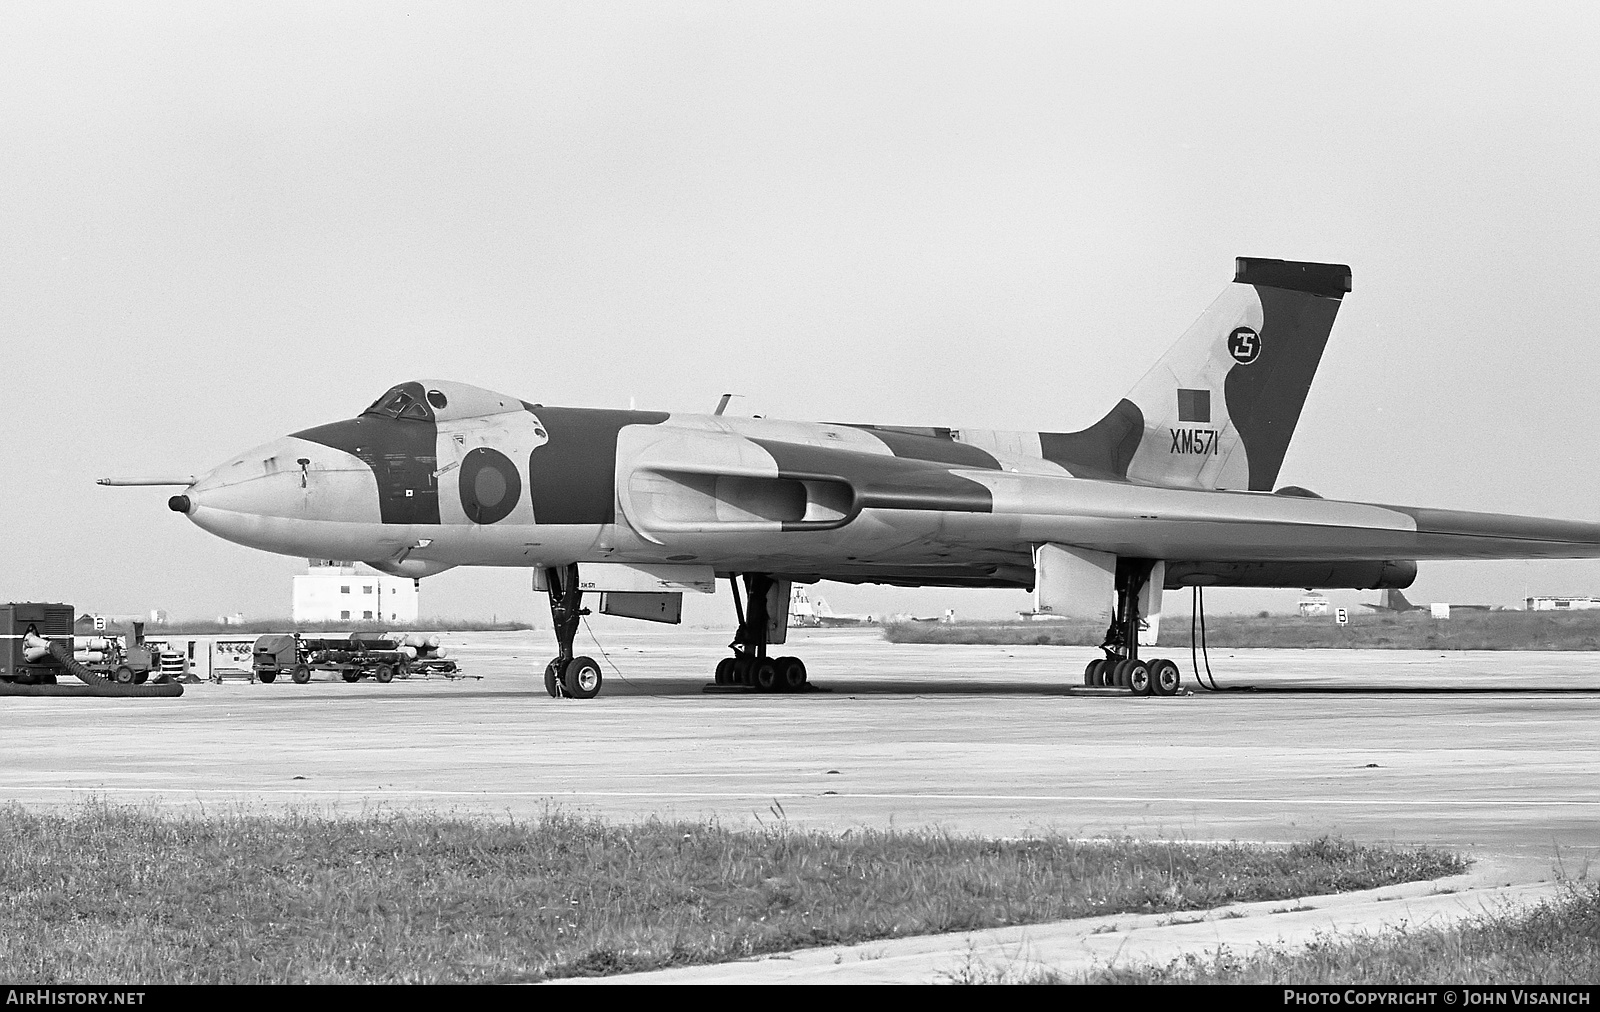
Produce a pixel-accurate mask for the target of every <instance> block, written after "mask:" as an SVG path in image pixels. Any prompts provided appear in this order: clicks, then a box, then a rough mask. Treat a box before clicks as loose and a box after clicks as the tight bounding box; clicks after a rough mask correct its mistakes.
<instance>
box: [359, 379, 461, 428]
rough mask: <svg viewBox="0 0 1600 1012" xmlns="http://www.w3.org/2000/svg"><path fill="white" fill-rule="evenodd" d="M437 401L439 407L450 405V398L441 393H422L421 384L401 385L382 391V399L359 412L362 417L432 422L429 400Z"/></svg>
mask: <svg viewBox="0 0 1600 1012" xmlns="http://www.w3.org/2000/svg"><path fill="white" fill-rule="evenodd" d="M433 399H437V400H438V403H439V406H440V407H441V408H442V407H445V406H446V405H448V404H449V403H450V398H449V397H448V396H447V395H446V394H444V393H443V392H442V391H439V390H434V391H432V396H431V397H430V396H429V395H428V394H425V393H424V392H423V388H422V384H421V383H401V384H399V385H398V386H392V387H390V388H389V389H388V390H386V391H384V394H383V396H382V397H379V398H378V399H377V400H375V401H373V402H372V406H371V407H369V408H368V409H367V410H365V411H363V412H361V413H362V414H363V415H376V416H378V417H379V418H415V419H417V420H418V421H422V422H431V421H433V410H432V408H431V407H430V406H429V404H428V402H429V401H430V400H433Z"/></svg>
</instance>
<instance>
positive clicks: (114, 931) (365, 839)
mask: <svg viewBox="0 0 1600 1012" xmlns="http://www.w3.org/2000/svg"><path fill="white" fill-rule="evenodd" d="M1464 867H1465V861H1463V860H1462V859H1461V858H1460V857H1457V856H1455V855H1453V854H1449V853H1446V852H1443V851H1437V850H1430V849H1422V850H1398V849H1392V848H1387V847H1365V846H1359V845H1356V844H1352V843H1345V842H1340V841H1336V840H1329V839H1323V840H1318V841H1314V842H1312V843H1307V844H1300V845H1295V846H1291V847H1287V848H1282V847H1278V848H1267V847H1251V846H1242V845H1237V844H1177V843H1153V842H1141V841H1135V840H1110V841H1078V840H1069V839H1065V838H1060V837H1045V838H1040V839H1031V840H1014V841H994V840H985V839H981V838H977V837H968V836H953V835H949V834H945V833H940V832H936V831H918V832H902V831H876V830H864V831H849V832H845V833H837V834H835V833H820V832H803V831H799V830H793V829H790V828H789V827H788V826H787V825H786V824H783V823H780V824H779V825H778V826H776V827H772V828H769V829H767V830H766V831H760V830H757V831H736V830H731V829H727V828H724V827H723V826H720V825H718V824H716V823H714V822H710V823H706V822H700V823H683V822H659V821H650V822H645V823H638V824H627V825H612V824H608V823H604V822H600V821H597V820H592V819H585V818H578V817H574V816H571V815H567V814H563V813H560V812H554V813H551V814H548V815H547V816H545V817H544V818H542V819H539V820H537V821H533V822H527V823H513V822H484V821H474V820H469V819H459V818H452V817H444V816H431V815H383V816H362V817H352V818H336V817H326V816H321V815H314V814H307V813H303V812H301V813H294V812H291V813H288V814H286V815H283V816H276V817H268V816H263V815H253V814H246V813H233V814H227V815H222V816H214V815H213V816H199V815H196V816H189V815H176V816H175V815H170V814H165V813H158V812H156V811H153V810H148V809H142V808H133V807H124V806H109V805H103V804H91V805H87V806H84V807H82V808H78V809H74V810H71V811H69V812H67V813H64V814H47V813H40V812H34V811H30V810H27V809H24V808H22V807H20V806H15V805H12V806H8V807H0V980H11V981H18V982H24V981H25V982H30V983H32V982H37V983H55V982H63V983H65V982H112V981H144V982H149V983H157V982H165V983H257V982H266V983H300V982H325V983H338V982H349V983H355V982H407V981H414V982H490V981H521V980H540V979H544V978H547V977H560V976H574V975H586V974H609V973H619V972H625V971H631V970H646V969H653V968H657V967H665V966H673V965H682V964H688V963H707V962H719V961H724V960H729V959H736V958H739V957H743V956H750V955H754V954H758V953H764V952H775V951H781V950H785V949H795V948H803V947H806V946H816V945H827V944H834V943H853V942H864V941H870V940H873V939H881V938H894V937H901V936H905V935H914V934H924V933H929V932H944V931H962V930H970V929H975V928H985V927H995V926H999V925H1006V924H1023V923H1036V922H1040V921H1048V920H1057V919H1061V918H1068V917H1079V916H1084V915H1090V914H1108V913H1123V912H1138V913H1148V912H1161V911H1178V910H1193V909H1202V908H1206V907H1213V906H1217V905H1219V904H1223V903H1229V902H1234V901H1240V900H1264V899H1287V898H1291V897H1294V896H1297V895H1305V894H1309V893H1319V892H1333V891H1338V890H1346V889H1365V888H1372V887H1376V886H1380V885H1387V884H1392V883H1396V882H1404V881H1414V880H1418V879H1427V878H1436V877H1438V876H1441V875H1449V874H1454V873H1457V872H1460V871H1461V870H1463V868H1464Z"/></svg>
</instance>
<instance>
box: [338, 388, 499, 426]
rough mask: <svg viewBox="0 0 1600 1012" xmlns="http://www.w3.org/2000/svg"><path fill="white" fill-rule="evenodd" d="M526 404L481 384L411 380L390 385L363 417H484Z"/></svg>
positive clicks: (427, 418) (416, 419)
mask: <svg viewBox="0 0 1600 1012" xmlns="http://www.w3.org/2000/svg"><path fill="white" fill-rule="evenodd" d="M526 407H527V405H526V404H524V403H523V402H522V401H520V400H518V399H517V398H515V397H507V396H506V395H505V394H497V393H495V392H494V391H493V390H485V389H483V388H482V387H475V386H468V385H467V384H465V383H453V382H451V381H449V380H412V381H411V382H409V383H397V384H395V385H394V386H392V387H390V388H389V389H388V390H386V391H384V394H383V396H382V397H379V398H378V399H377V400H375V401H373V402H372V406H371V407H369V408H367V410H365V411H363V412H361V414H362V416H363V417H373V418H394V419H402V420H410V421H418V422H433V421H449V420H450V419H454V418H481V417H483V416H485V415H496V414H500V413H501V412H504V411H521V410H523V409H525V408H526Z"/></svg>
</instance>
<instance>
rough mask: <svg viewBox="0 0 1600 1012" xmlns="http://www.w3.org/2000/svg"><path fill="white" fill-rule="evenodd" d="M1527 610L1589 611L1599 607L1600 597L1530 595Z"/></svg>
mask: <svg viewBox="0 0 1600 1012" xmlns="http://www.w3.org/2000/svg"><path fill="white" fill-rule="evenodd" d="M1524 604H1525V605H1526V607H1527V609H1528V610H1529V611H1589V610H1591V609H1594V608H1600V597H1530V598H1528V599H1527V601H1525V602H1524Z"/></svg>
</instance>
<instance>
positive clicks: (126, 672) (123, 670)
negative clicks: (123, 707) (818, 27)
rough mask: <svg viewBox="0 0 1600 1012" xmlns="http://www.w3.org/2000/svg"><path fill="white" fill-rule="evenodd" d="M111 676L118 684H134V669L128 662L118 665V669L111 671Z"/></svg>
mask: <svg viewBox="0 0 1600 1012" xmlns="http://www.w3.org/2000/svg"><path fill="white" fill-rule="evenodd" d="M111 677H112V679H113V680H115V681H116V683H117V684H118V685H132V684H133V669H132V668H130V667H128V666H127V665H126V664H122V665H118V667H117V670H116V671H113V672H112V673H111Z"/></svg>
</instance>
